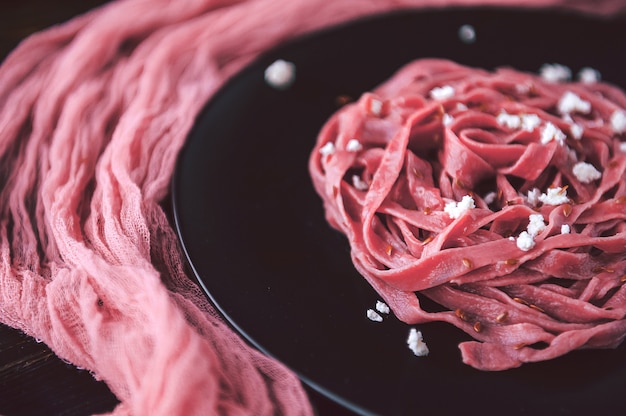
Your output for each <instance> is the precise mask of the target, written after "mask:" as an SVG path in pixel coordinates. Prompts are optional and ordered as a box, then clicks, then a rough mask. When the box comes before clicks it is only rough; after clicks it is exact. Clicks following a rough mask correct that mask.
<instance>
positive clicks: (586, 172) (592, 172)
mask: <svg viewBox="0 0 626 416" xmlns="http://www.w3.org/2000/svg"><path fill="white" fill-rule="evenodd" d="M572 173H573V174H574V176H576V179H578V180H579V181H581V182H582V183H591V182H593V181H595V180H597V179H600V178H601V177H602V173H601V172H600V171H599V170H598V169H596V168H595V166H593V165H592V164H591V163H587V162H578V163H576V164H575V165H574V167H573V168H572Z"/></svg>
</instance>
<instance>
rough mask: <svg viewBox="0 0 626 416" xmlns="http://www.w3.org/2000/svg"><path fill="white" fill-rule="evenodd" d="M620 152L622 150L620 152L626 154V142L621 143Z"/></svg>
mask: <svg viewBox="0 0 626 416" xmlns="http://www.w3.org/2000/svg"><path fill="white" fill-rule="evenodd" d="M619 150H620V152H624V153H626V142H621V143H620V144H619Z"/></svg>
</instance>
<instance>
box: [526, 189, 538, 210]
mask: <svg viewBox="0 0 626 416" xmlns="http://www.w3.org/2000/svg"><path fill="white" fill-rule="evenodd" d="M540 195H541V191H540V190H539V189H537V188H534V189H532V190H530V191H528V197H527V199H528V203H529V204H530V205H531V206H533V207H534V206H536V205H537V204H538V203H539V196H540Z"/></svg>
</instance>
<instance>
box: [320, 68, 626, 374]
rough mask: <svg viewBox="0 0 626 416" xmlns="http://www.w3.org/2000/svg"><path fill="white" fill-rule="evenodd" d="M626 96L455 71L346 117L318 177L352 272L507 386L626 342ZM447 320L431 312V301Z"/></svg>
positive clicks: (401, 79)
mask: <svg viewBox="0 0 626 416" xmlns="http://www.w3.org/2000/svg"><path fill="white" fill-rule="evenodd" d="M624 108H626V95H625V94H624V92H622V91H621V90H620V89H619V88H617V87H615V86H612V85H610V84H608V83H605V82H600V81H598V80H595V79H594V80H589V79H588V77H587V78H583V79H581V80H580V81H578V82H572V81H569V80H563V79H554V78H553V77H546V76H541V75H539V74H530V73H524V72H520V71H516V70H513V69H510V68H500V69H497V70H495V71H493V72H490V71H486V70H482V69H477V68H470V67H466V66H462V65H459V64H456V63H454V62H451V61H447V60H439V59H423V60H417V61H415V62H412V63H410V64H408V65H406V66H405V67H403V68H401V69H400V70H399V71H398V72H397V73H396V74H395V75H394V76H393V77H392V78H390V79H389V80H388V81H387V82H385V83H384V84H383V85H381V86H379V87H378V88H376V89H375V90H374V91H373V92H368V93H365V94H363V95H362V96H361V98H360V99H359V100H358V101H356V102H353V103H350V104H347V105H345V106H344V107H342V108H341V109H340V110H339V111H338V112H337V113H335V114H334V115H333V116H332V117H331V118H330V119H329V120H328V122H327V123H326V124H325V125H324V127H323V128H322V130H321V132H320V134H319V137H318V140H317V143H316V145H315V148H314V149H313V151H312V153H311V157H310V161H309V169H310V174H311V177H312V181H313V184H314V186H315V189H316V191H317V192H318V193H319V195H320V196H321V198H322V199H323V203H324V207H325V212H326V218H327V220H328V222H329V223H330V224H331V225H332V226H333V227H335V228H336V229H338V230H339V231H341V232H342V233H344V234H345V235H346V236H347V238H348V240H349V243H350V246H351V256H352V261H353V263H354V265H355V267H356V269H357V270H358V271H359V272H360V273H361V274H362V275H363V276H364V277H365V279H367V281H368V282H369V283H370V284H371V285H372V286H373V287H374V289H375V290H376V291H377V292H378V293H379V294H380V296H381V297H382V298H383V299H384V301H385V302H386V303H387V304H389V306H390V307H391V310H392V311H393V313H394V314H395V315H396V316H397V317H398V318H399V319H400V320H402V321H404V322H406V323H407V324H420V323H425V322H431V321H444V322H448V323H450V324H452V325H455V326H456V327H458V328H460V329H461V330H463V331H465V332H466V333H467V334H469V335H471V337H472V338H473V340H472V341H467V342H463V343H461V344H460V346H459V348H460V350H461V354H462V357H463V361H464V362H465V363H466V364H469V365H471V366H473V367H475V368H478V369H483V370H504V369H508V368H513V367H517V366H520V365H521V364H523V363H526V362H535V361H543V360H549V359H552V358H555V357H558V356H561V355H563V354H566V353H568V352H569V351H572V350H575V349H581V348H614V347H616V346H618V345H619V344H620V343H621V342H622V340H623V338H624V336H625V335H626V320H625V319H624V315H625V312H626V287H625V286H624V281H626V180H625V176H626V175H625V170H626V146H625V142H624V140H625V131H626V113H625V112H624ZM416 292H419V293H420V296H425V297H427V298H429V299H431V300H433V301H434V302H436V303H438V304H440V305H441V306H442V307H443V308H442V309H444V310H443V311H435V312H431V311H426V310H424V309H423V308H422V307H421V306H420V302H419V298H418V296H417V295H416Z"/></svg>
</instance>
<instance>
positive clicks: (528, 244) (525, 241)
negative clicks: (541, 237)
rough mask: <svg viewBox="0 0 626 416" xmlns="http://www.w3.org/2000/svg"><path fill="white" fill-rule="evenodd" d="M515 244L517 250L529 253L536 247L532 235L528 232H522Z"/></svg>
mask: <svg viewBox="0 0 626 416" xmlns="http://www.w3.org/2000/svg"><path fill="white" fill-rule="evenodd" d="M515 242H516V244H517V248H519V249H520V250H522V251H528V250H530V249H531V248H533V247H535V240H534V239H533V237H532V236H531V235H530V234H528V232H527V231H522V232H521V233H520V235H519V237H517V240H516V241H515Z"/></svg>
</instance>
